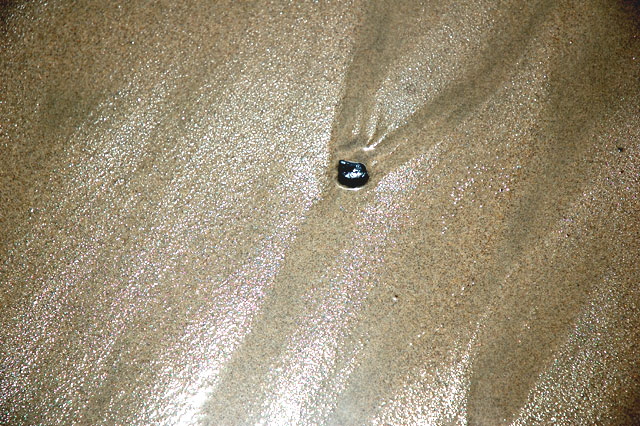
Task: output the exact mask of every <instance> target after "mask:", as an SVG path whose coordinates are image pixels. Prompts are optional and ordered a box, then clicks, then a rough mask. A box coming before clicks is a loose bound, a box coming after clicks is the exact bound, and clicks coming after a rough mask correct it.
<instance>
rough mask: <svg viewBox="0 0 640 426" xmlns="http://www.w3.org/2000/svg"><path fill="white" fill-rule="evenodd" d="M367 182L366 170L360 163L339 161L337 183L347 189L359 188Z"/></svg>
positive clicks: (367, 174)
mask: <svg viewBox="0 0 640 426" xmlns="http://www.w3.org/2000/svg"><path fill="white" fill-rule="evenodd" d="M368 180H369V173H367V168H366V167H365V165H364V164H362V163H352V162H351V161H345V160H340V162H339V163H338V182H340V184H341V185H344V186H346V187H348V188H359V187H361V186H363V185H364V184H365V183H367V181H368Z"/></svg>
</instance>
